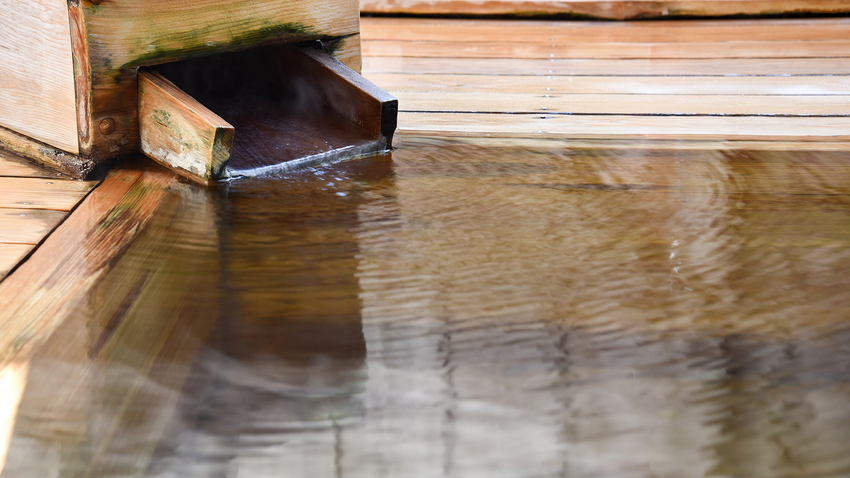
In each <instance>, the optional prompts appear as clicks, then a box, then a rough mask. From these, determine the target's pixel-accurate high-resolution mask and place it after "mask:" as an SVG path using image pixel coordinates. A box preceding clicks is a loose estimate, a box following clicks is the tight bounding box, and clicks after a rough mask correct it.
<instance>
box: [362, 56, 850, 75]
mask: <svg viewBox="0 0 850 478" xmlns="http://www.w3.org/2000/svg"><path fill="white" fill-rule="evenodd" d="M363 72H364V75H366V76H367V77H371V75H373V74H375V73H405V74H421V73H430V74H444V75H453V74H461V75H463V74H475V75H570V76H600V75H605V76H650V75H655V76H705V77H708V76H777V75H790V76H806V75H847V72H850V58H783V59H759V60H758V61H753V60H751V59H744V58H725V59H722V60H717V59H699V60H691V59H679V60H667V59H657V58H656V59H646V58H637V59H617V60H610V59H602V60H599V59H564V58H560V59H557V60H556V59H548V60H547V59H542V58H538V59H527V58H451V57H434V58H417V57H401V56H373V57H364V58H363Z"/></svg>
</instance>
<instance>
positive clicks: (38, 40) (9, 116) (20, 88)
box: [0, 0, 79, 154]
mask: <svg viewBox="0 0 850 478" xmlns="http://www.w3.org/2000/svg"><path fill="white" fill-rule="evenodd" d="M0 84H2V85H3V87H2V88H0V125H2V126H5V127H6V128H9V129H12V130H14V131H17V132H19V133H22V134H24V135H26V136H30V137H32V138H35V139H37V140H39V141H41V142H44V143H46V144H49V145H51V146H53V147H56V148H59V149H61V150H64V151H67V152H70V153H74V154H76V153H78V152H79V142H78V140H77V120H76V114H75V110H76V100H75V98H74V72H73V66H72V62H71V34H70V27H69V21H68V4H67V2H65V1H62V0H34V1H31V2H11V1H6V2H3V3H0Z"/></svg>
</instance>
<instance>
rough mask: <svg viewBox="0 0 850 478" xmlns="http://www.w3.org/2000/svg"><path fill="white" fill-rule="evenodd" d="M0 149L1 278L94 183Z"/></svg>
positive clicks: (55, 224) (51, 228)
mask: <svg viewBox="0 0 850 478" xmlns="http://www.w3.org/2000/svg"><path fill="white" fill-rule="evenodd" d="M96 184H97V183H96V182H92V181H75V180H73V179H68V178H64V177H62V176H61V175H59V174H56V173H52V172H49V171H46V170H43V169H41V168H38V167H36V166H32V165H30V164H28V163H26V162H24V161H23V160H20V159H16V158H13V157H11V156H9V155H6V154H5V153H0V279H2V278H4V277H6V275H7V274H8V273H9V271H11V270H12V269H14V268H15V267H16V266H17V265H18V263H19V262H20V261H21V260H22V259H24V258H25V257H26V256H27V255H28V254H29V253H30V252H31V251H32V250H33V248H35V246H36V245H37V244H39V243H40V242H41V241H42V239H44V237H45V236H46V235H47V234H48V233H50V231H52V230H53V229H54V228H55V227H56V226H57V225H58V224H59V223H60V222H62V220H63V219H64V218H65V217H66V216H67V215H68V213H69V212H70V211H71V210H72V209H73V208H74V206H76V205H77V203H79V202H80V200H81V199H82V198H84V197H85V195H86V194H88V192H89V191H90V190H91V189H92V188H93V187H94V186H95V185H96Z"/></svg>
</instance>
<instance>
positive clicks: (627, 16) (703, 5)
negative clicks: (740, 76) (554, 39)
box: [361, 0, 850, 20]
mask: <svg viewBox="0 0 850 478" xmlns="http://www.w3.org/2000/svg"><path fill="white" fill-rule="evenodd" d="M361 11H362V12H363V13H364V14H377V15H390V14H394V15H398V14H405V15H441V16H442V15H446V16H454V17H458V16H481V15H485V16H515V17H526V18H527V17H577V18H592V19H603V20H639V19H647V18H677V17H678V18H682V17H729V16H765V15H791V14H793V15H803V14H806V15H812V14H821V15H822V14H841V13H847V12H850V5H848V4H847V2H844V1H842V0H810V1H799V0H763V1H758V2H753V1H746V0H742V1H714V0H681V1H657V0H636V1H617V0H599V1H581V2H557V1H513V0H486V1H475V0H431V1H427V0H426V1H421V0H391V1H388V0H363V2H362V4H361Z"/></svg>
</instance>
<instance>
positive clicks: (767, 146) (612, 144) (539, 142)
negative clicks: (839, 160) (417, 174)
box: [395, 132, 850, 154]
mask: <svg viewBox="0 0 850 478" xmlns="http://www.w3.org/2000/svg"><path fill="white" fill-rule="evenodd" d="M457 144H460V145H463V144H466V145H470V146H482V145H486V146H487V147H491V148H503V147H509V148H510V147H516V148H524V149H526V150H529V151H539V150H541V149H549V150H553V151H557V150H562V149H563V148H564V146H565V145H568V146H569V147H570V148H576V149H599V150H602V149H605V150H658V151H661V150H663V151H670V152H671V153H670V154H675V151H679V150H702V151H706V150H718V151H726V150H749V151H825V152H831V153H837V154H843V153H844V152H846V151H850V142H846V141H784V140H771V141H748V140H717V139H649V138H640V139H637V140H635V139H629V138H619V139H618V138H616V137H611V138H570V139H569V143H564V138H559V137H551V138H546V137H541V136H539V135H526V137H523V136H522V135H509V134H506V135H503V136H492V137H486V138H485V137H482V136H481V135H474V134H464V133H461V132H454V133H452V132H448V133H446V134H443V135H435V134H429V133H427V132H423V133H415V132H406V133H405V134H402V135H397V136H396V141H395V146H396V147H397V148H404V149H414V150H415V149H417V148H422V147H433V146H443V145H445V146H451V145H457Z"/></svg>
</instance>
